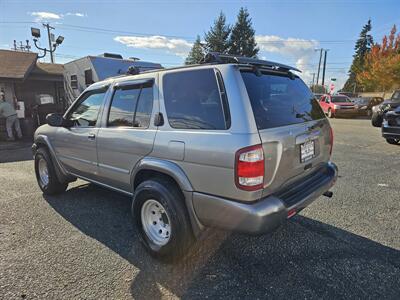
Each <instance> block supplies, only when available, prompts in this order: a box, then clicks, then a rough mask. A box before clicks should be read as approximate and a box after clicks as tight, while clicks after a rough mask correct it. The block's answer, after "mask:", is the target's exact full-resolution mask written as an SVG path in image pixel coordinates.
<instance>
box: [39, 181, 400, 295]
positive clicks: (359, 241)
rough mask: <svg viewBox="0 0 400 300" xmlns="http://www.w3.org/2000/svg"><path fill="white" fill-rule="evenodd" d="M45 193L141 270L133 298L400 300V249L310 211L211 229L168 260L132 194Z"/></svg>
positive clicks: (87, 189)
mask: <svg viewBox="0 0 400 300" xmlns="http://www.w3.org/2000/svg"><path fill="white" fill-rule="evenodd" d="M46 200H47V202H48V203H49V204H50V205H51V206H52V207H53V208H54V209H55V210H56V211H57V212H58V213H59V214H60V215H61V216H63V217H64V218H65V219H66V220H67V221H69V222H70V223H71V224H73V225H74V226H76V227H77V228H78V229H79V230H80V231H81V232H82V233H84V234H86V235H88V236H90V237H92V238H94V239H96V240H98V241H99V242H101V243H103V244H104V245H105V246H107V247H108V248H110V249H111V250H112V251H114V252H116V253H117V254H119V255H120V256H121V257H123V258H125V259H126V260H128V261H129V262H130V263H131V264H133V265H134V266H135V267H137V268H138V269H139V270H140V272H139V274H138V275H137V276H136V277H135V278H134V279H133V281H132V283H131V294H132V296H133V297H134V298H139V299H141V298H145V299H147V298H150V299H158V298H161V297H162V295H164V296H165V295H169V296H173V295H175V296H178V297H183V298H189V299H191V298H216V297H218V298H221V297H223V298H239V297H240V298H266V297H270V298H271V297H273V298H278V297H279V298H295V297H296V298H297V297H301V298H349V297H350V298H382V297H384V298H397V299H399V295H400V287H399V278H400V251H398V250H395V249H392V248H389V247H386V246H383V245H381V244H379V243H376V242H374V241H371V240H369V239H367V238H364V237H361V236H358V235H355V234H352V233H350V232H347V231H344V230H341V229H339V228H336V227H333V226H331V225H328V224H324V223H321V222H318V221H316V220H312V219H309V218H306V217H303V216H296V217H294V218H293V219H291V221H289V222H288V223H287V224H286V225H285V226H283V227H281V228H280V229H278V230H277V231H276V232H274V233H272V234H269V235H264V236H259V237H249V236H244V235H238V234H230V233H227V232H222V231H217V230H207V231H206V232H204V234H203V235H202V237H201V238H200V240H199V241H198V242H197V243H196V245H195V246H194V247H193V249H192V250H191V252H190V253H189V254H188V255H187V257H185V258H184V259H183V260H182V261H181V262H179V263H177V264H175V265H168V264H164V263H160V262H158V261H156V260H154V259H152V258H151V257H150V256H149V255H148V254H147V253H146V252H145V251H144V250H143V248H142V247H141V245H140V243H139V240H138V239H137V238H135V237H134V231H133V229H132V226H131V219H130V204H131V200H130V199H129V198H128V197H125V196H121V195H119V194H116V193H114V192H111V191H108V190H104V189H102V188H99V187H96V186H94V185H91V184H88V185H82V186H79V187H75V188H72V189H70V190H68V191H67V192H66V193H64V194H62V195H59V196H57V197H46ZM371 226H372V224H371Z"/></svg>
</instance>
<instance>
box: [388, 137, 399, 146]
mask: <svg viewBox="0 0 400 300" xmlns="http://www.w3.org/2000/svg"><path fill="white" fill-rule="evenodd" d="M386 142H388V143H389V144H391V145H399V144H400V139H391V138H388V139H386Z"/></svg>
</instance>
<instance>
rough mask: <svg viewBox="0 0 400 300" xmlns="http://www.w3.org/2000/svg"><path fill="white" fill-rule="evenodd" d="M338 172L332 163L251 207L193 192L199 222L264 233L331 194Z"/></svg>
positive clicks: (253, 232) (228, 228)
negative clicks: (320, 198) (324, 195)
mask: <svg viewBox="0 0 400 300" xmlns="http://www.w3.org/2000/svg"><path fill="white" fill-rule="evenodd" d="M337 175H338V169H337V167H336V165H335V164H334V163H332V162H329V163H327V164H326V165H325V166H323V167H322V168H320V169H318V170H317V171H316V172H313V173H312V174H310V175H309V176H306V177H305V178H303V179H301V180H300V181H298V182H295V183H293V184H291V185H290V186H288V187H285V188H284V189H283V190H282V191H280V192H278V193H276V194H273V195H270V196H268V197H266V198H263V199H261V200H260V201H257V202H256V203H252V204H247V203H241V202H236V201H232V200H228V199H224V198H220V197H216V196H211V195H206V194H202V193H197V192H195V193H193V207H194V210H195V213H196V215H197V218H198V219H199V221H200V222H201V223H202V224H203V225H206V226H212V227H219V228H222V229H227V230H233V231H238V232H243V233H250V234H262V233H265V232H268V231H271V230H273V229H275V228H276V227H278V226H279V225H281V224H282V223H283V222H284V221H285V220H286V219H287V218H288V213H289V212H299V211H300V210H302V209H303V208H305V207H306V206H308V205H309V204H310V203H311V202H313V201H314V200H315V199H317V198H318V197H319V196H321V195H322V194H323V193H325V192H326V191H328V190H329V189H330V188H331V187H332V186H333V185H334V184H335V182H336V179H337Z"/></svg>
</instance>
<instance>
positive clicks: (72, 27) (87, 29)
mask: <svg viewBox="0 0 400 300" xmlns="http://www.w3.org/2000/svg"><path fill="white" fill-rule="evenodd" d="M0 24H38V22H28V21H0ZM57 26H58V27H59V28H63V29H67V30H75V31H83V32H95V33H102V34H130V35H135V36H141V37H149V36H163V37H167V38H177V39H185V40H189V41H194V40H195V39H196V38H195V37H189V36H179V35H169V34H159V33H158V34H157V33H143V32H133V31H124V30H115V29H107V28H101V27H90V26H78V25H72V24H65V23H63V24H57ZM356 40H357V39H343V40H315V39H310V40H285V39H283V40H277V41H258V42H257V44H260V45H269V44H272V45H274V44H302V43H312V42H316V43H323V44H332V43H348V42H355V41H356Z"/></svg>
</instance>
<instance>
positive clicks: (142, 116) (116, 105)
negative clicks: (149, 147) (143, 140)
mask: <svg viewBox="0 0 400 300" xmlns="http://www.w3.org/2000/svg"><path fill="white" fill-rule="evenodd" d="M152 109H153V82H152V81H151V82H149V83H144V84H139V85H131V86H125V87H121V88H117V89H116V90H115V92H114V95H113V99H112V102H111V107H110V112H109V115H108V121H107V125H108V127H119V126H124V127H142V128H147V127H149V124H150V117H151V111H152Z"/></svg>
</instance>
